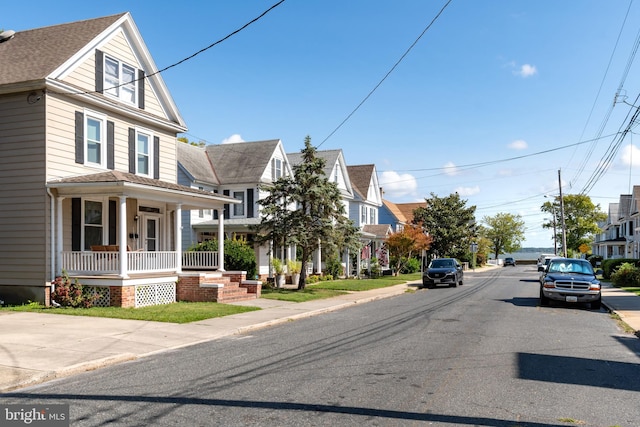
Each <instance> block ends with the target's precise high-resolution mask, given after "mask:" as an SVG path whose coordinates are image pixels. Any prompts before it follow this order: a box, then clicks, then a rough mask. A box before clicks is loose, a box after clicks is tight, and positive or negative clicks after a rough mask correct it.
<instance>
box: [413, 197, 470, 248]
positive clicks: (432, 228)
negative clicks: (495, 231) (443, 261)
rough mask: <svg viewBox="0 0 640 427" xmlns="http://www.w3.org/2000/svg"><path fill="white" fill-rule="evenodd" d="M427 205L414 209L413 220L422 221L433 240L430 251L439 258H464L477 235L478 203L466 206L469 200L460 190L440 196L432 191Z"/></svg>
mask: <svg viewBox="0 0 640 427" xmlns="http://www.w3.org/2000/svg"><path fill="white" fill-rule="evenodd" d="M426 202H427V206H426V207H419V208H417V209H415V210H414V211H413V222H414V223H415V224H422V226H423V227H424V229H425V231H426V232H427V233H428V234H429V236H431V238H432V239H433V241H432V243H431V247H430V248H429V254H430V255H435V256H439V257H444V256H450V257H454V258H463V257H464V256H465V254H467V253H468V252H469V245H470V244H471V242H472V241H473V240H474V238H475V237H476V234H477V233H476V229H475V211H476V207H475V206H470V207H467V206H466V204H467V201H466V200H463V199H461V198H460V195H459V194H458V193H453V194H450V195H449V196H447V197H438V196H436V195H435V194H434V193H431V198H428V199H426Z"/></svg>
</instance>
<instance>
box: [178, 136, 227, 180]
mask: <svg viewBox="0 0 640 427" xmlns="http://www.w3.org/2000/svg"><path fill="white" fill-rule="evenodd" d="M177 145H178V167H180V168H182V170H183V171H184V172H185V173H186V174H187V175H189V177H190V179H191V181H193V182H195V183H198V182H200V183H205V184H211V185H219V184H220V180H219V179H218V177H217V176H216V174H215V172H214V170H213V167H212V166H211V162H209V157H207V152H206V150H205V149H204V148H201V147H196V146H195V145H191V144H186V143H184V142H177Z"/></svg>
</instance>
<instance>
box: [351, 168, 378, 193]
mask: <svg viewBox="0 0 640 427" xmlns="http://www.w3.org/2000/svg"><path fill="white" fill-rule="evenodd" d="M347 170H348V171H349V177H350V178H351V185H352V186H353V189H354V190H355V192H356V193H357V194H358V195H359V196H360V198H361V199H362V200H367V194H368V193H369V184H371V176H372V175H373V173H374V171H375V165H373V164H371V165H357V166H347Z"/></svg>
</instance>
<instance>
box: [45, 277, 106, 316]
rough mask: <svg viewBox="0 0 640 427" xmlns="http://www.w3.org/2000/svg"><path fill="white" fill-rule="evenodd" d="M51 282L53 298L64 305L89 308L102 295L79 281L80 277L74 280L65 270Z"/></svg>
mask: <svg viewBox="0 0 640 427" xmlns="http://www.w3.org/2000/svg"><path fill="white" fill-rule="evenodd" d="M51 284H52V285H53V292H52V293H51V299H52V300H53V301H55V302H56V303H58V304H60V305H61V306H63V307H73V308H78V307H81V308H89V307H91V306H93V303H94V302H96V300H97V299H98V298H99V297H100V296H99V295H98V294H97V293H96V292H95V291H93V290H92V289H91V288H89V287H85V286H83V285H81V284H80V283H78V279H75V280H74V281H73V282H72V281H71V279H70V278H69V275H68V274H67V273H66V272H65V271H63V272H62V276H58V277H56V279H55V280H54V281H53V282H51Z"/></svg>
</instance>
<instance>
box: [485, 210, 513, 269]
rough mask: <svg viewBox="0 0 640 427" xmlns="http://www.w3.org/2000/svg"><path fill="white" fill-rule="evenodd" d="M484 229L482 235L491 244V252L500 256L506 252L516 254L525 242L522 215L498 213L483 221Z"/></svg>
mask: <svg viewBox="0 0 640 427" xmlns="http://www.w3.org/2000/svg"><path fill="white" fill-rule="evenodd" d="M482 222H483V223H484V227H482V229H481V232H480V234H481V235H482V236H483V237H485V238H487V239H488V240H489V241H490V242H491V250H492V251H493V254H494V255H495V259H498V255H500V254H502V253H505V252H516V251H517V250H518V249H520V247H521V244H522V241H523V240H524V221H523V220H522V217H521V216H520V215H513V214H510V213H497V214H496V215H494V216H485V217H484V218H483V219H482Z"/></svg>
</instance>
